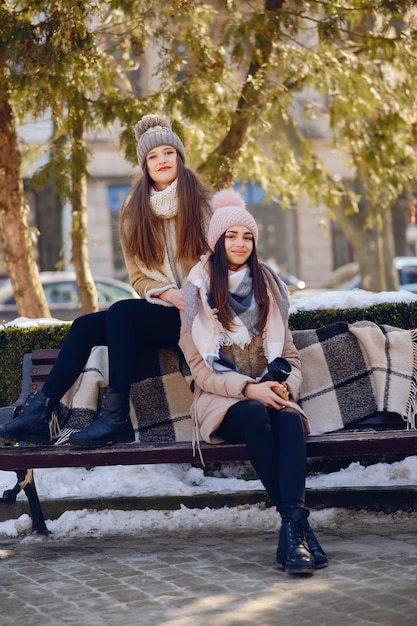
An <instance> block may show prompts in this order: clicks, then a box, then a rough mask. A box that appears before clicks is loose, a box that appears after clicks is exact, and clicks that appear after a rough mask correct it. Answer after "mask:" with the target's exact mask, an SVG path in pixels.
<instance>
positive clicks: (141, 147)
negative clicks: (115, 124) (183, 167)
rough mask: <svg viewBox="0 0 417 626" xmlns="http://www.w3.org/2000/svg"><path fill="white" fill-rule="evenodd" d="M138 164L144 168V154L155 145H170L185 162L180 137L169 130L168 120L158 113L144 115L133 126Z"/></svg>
mask: <svg viewBox="0 0 417 626" xmlns="http://www.w3.org/2000/svg"><path fill="white" fill-rule="evenodd" d="M134 131H135V137H136V141H137V146H136V153H137V155H138V161H139V165H140V166H141V168H142V169H144V165H145V160H146V155H147V154H148V152H149V151H150V150H153V148H156V147H157V146H172V147H173V148H175V149H176V150H177V151H178V153H179V154H180V155H181V157H182V160H183V161H184V162H185V150H184V146H183V143H182V141H181V139H180V138H179V137H178V135H176V134H175V133H174V131H173V130H171V124H170V122H169V121H168V120H167V119H165V118H164V117H161V116H160V115H153V114H151V115H145V117H143V118H142V119H141V120H140V121H139V122H138V123H137V124H136V125H135V127H134Z"/></svg>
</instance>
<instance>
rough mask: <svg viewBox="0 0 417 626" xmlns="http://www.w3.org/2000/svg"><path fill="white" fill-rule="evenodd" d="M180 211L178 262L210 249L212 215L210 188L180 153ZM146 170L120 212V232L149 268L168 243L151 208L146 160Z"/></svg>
mask: <svg viewBox="0 0 417 626" xmlns="http://www.w3.org/2000/svg"><path fill="white" fill-rule="evenodd" d="M177 162H178V176H177V179H178V185H177V197H178V213H177V222H176V231H177V253H176V260H177V261H186V260H187V261H197V260H198V259H199V257H200V256H201V254H203V253H204V252H206V250H207V249H208V245H207V241H206V237H205V224H206V223H208V220H209V218H210V215H211V210H210V205H209V200H210V195H211V192H210V190H209V188H208V187H207V186H206V185H205V184H204V183H203V182H202V181H201V180H200V179H199V178H198V176H197V175H196V174H195V173H194V172H192V171H191V170H190V169H188V168H187V167H185V165H184V162H183V160H182V158H181V156H180V154H179V153H178V152H177ZM144 168H145V170H144V173H143V175H142V176H140V177H139V178H138V179H137V180H136V182H135V183H134V184H133V185H132V188H131V190H130V192H129V194H128V196H127V198H126V199H125V201H124V203H123V206H122V209H121V212H120V225H119V233H120V240H121V242H122V245H123V247H124V249H125V251H126V253H127V254H128V255H129V256H132V257H133V256H136V255H137V256H138V257H139V259H140V260H141V261H142V263H144V264H145V265H146V267H148V268H149V269H155V268H157V267H159V266H160V265H161V264H162V263H163V260H164V250H165V242H164V237H163V229H162V228H161V220H160V219H159V218H158V217H157V216H156V215H155V213H154V212H153V211H152V207H151V202H150V195H151V189H152V179H151V177H150V175H149V172H148V169H147V166H146V163H145V165H144Z"/></svg>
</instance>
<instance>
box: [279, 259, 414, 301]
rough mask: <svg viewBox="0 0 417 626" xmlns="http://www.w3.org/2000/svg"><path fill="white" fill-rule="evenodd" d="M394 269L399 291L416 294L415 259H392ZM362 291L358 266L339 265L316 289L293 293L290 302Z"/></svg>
mask: <svg viewBox="0 0 417 626" xmlns="http://www.w3.org/2000/svg"><path fill="white" fill-rule="evenodd" d="M394 267H395V268H396V270H397V272H398V281H399V289H403V290H405V291H410V292H412V293H417V257H415V256H398V257H395V258H394ZM351 289H362V286H361V277H360V274H359V264H358V263H356V261H352V262H351V263H346V264H345V265H341V266H340V267H338V268H337V269H335V270H334V271H333V272H330V274H329V275H328V276H327V277H326V278H325V279H324V280H322V281H321V282H320V283H319V284H318V285H317V287H308V288H306V289H302V290H297V291H293V292H292V293H291V300H292V302H296V301H298V300H300V299H301V298H306V297H308V296H316V295H319V294H321V293H323V292H326V291H333V290H335V291H350V290H351Z"/></svg>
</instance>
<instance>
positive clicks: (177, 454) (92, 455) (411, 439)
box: [0, 430, 417, 470]
mask: <svg viewBox="0 0 417 626" xmlns="http://www.w3.org/2000/svg"><path fill="white" fill-rule="evenodd" d="M416 434H417V433H416V432H415V431H412V430H403V431H397V430H386V431H383V432H382V431H381V432H348V433H334V434H332V435H329V434H326V435H314V436H309V437H307V456H308V457H309V458H314V457H316V458H317V457H332V456H333V457H351V456H362V455H373V454H376V455H377V454H404V455H411V454H417V436H416ZM201 449H202V453H203V458H204V461H205V462H206V463H213V462H229V461H244V460H247V459H248V455H247V450H246V447H245V445H244V444H221V445H215V446H212V445H210V444H204V443H203V444H201ZM199 462H200V460H199V455H198V452H197V451H196V453H195V455H193V450H192V448H191V443H190V442H172V443H130V444H118V445H115V446H106V447H105V448H97V449H93V450H88V449H77V448H73V447H72V446H69V445H67V444H65V445H61V446H24V447H23V446H22V447H19V446H17V447H12V446H10V447H9V446H6V447H2V448H1V450H0V469H3V470H18V469H29V468H36V467H94V466H100V465H102V466H106V465H141V464H148V463H196V464H198V463H199Z"/></svg>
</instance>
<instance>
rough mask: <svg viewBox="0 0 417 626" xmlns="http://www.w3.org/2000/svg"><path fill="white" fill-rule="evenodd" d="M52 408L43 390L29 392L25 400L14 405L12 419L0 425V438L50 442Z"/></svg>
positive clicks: (42, 442)
mask: <svg viewBox="0 0 417 626" xmlns="http://www.w3.org/2000/svg"><path fill="white" fill-rule="evenodd" d="M52 408H53V406H52V401H51V399H50V398H47V397H46V396H45V394H44V393H43V391H41V390H40V391H36V392H35V393H30V394H29V395H28V397H27V398H26V400H25V402H24V403H23V404H21V405H20V406H17V407H16V409H15V411H14V417H13V419H12V420H10V422H7V423H6V424H2V425H1V426H0V439H1V440H2V441H18V442H20V441H24V442H27V443H38V444H50V443H51V431H50V421H51V414H52Z"/></svg>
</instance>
